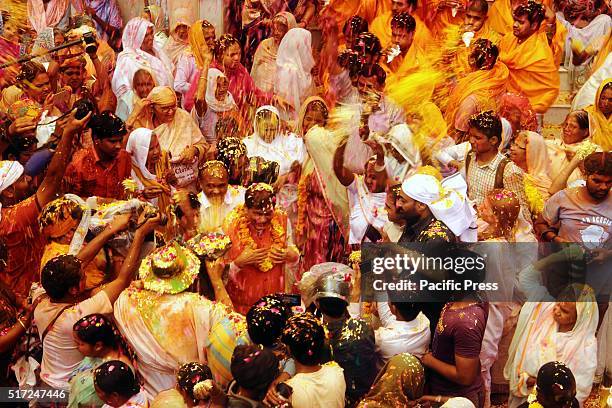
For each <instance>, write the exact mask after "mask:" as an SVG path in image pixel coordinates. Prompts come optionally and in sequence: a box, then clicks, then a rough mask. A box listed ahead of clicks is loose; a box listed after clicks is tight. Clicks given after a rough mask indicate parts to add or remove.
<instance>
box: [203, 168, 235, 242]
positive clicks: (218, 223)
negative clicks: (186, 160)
mask: <svg viewBox="0 0 612 408" xmlns="http://www.w3.org/2000/svg"><path fill="white" fill-rule="evenodd" d="M199 183H200V188H201V190H202V191H201V192H200V193H199V194H198V200H199V201H200V221H199V227H198V232H200V233H211V232H218V231H220V230H221V227H222V225H223V220H224V219H225V217H226V216H227V215H228V214H229V213H230V212H231V211H232V210H233V209H234V208H235V207H236V206H237V205H239V204H244V191H245V189H244V187H242V186H230V185H229V175H228V171H227V169H226V168H225V165H224V164H223V163H222V162H220V161H217V160H210V161H207V162H206V163H204V165H203V166H202V168H201V169H200V180H199Z"/></svg>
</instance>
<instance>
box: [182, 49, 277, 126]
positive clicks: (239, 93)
mask: <svg viewBox="0 0 612 408" xmlns="http://www.w3.org/2000/svg"><path fill="white" fill-rule="evenodd" d="M210 68H216V69H218V70H219V71H221V72H223V74H225V76H226V77H227V79H228V80H229V88H228V89H229V92H230V93H231V94H232V96H233V97H234V101H236V105H237V106H238V110H239V111H240V116H241V117H242V118H247V117H248V115H247V113H248V109H249V105H250V104H249V98H250V97H251V95H252V97H253V98H254V99H255V106H262V105H268V104H270V100H271V99H272V96H273V95H272V93H270V92H264V91H262V90H261V89H259V88H258V87H257V86H256V85H255V82H253V78H251V75H249V72H248V71H247V70H246V68H245V67H244V66H243V65H242V64H239V65H238V67H236V69H233V70H228V69H224V67H223V66H222V65H221V64H219V63H218V62H217V61H213V63H212V64H210ZM200 73H201V70H200V69H198V70H196V72H195V73H194V75H193V77H192V79H191V88H189V91H187V94H186V95H185V110H187V111H190V110H191V109H192V108H193V105H194V102H195V93H196V90H197V89H198V82H199V80H200Z"/></svg>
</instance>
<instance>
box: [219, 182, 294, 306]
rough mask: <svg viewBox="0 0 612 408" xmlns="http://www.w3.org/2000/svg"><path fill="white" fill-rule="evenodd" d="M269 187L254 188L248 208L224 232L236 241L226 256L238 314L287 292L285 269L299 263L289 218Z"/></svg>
mask: <svg viewBox="0 0 612 408" xmlns="http://www.w3.org/2000/svg"><path fill="white" fill-rule="evenodd" d="M275 204H276V198H275V195H274V189H273V188H272V186H270V185H269V184H265V183H256V184H251V185H250V186H249V187H248V188H247V189H246V192H245V196H244V205H239V206H237V207H236V208H235V209H234V211H232V213H231V214H230V215H229V216H228V217H227V219H226V220H225V224H224V226H223V230H224V231H225V232H226V233H227V235H228V236H229V237H230V239H231V241H232V247H231V249H230V250H229V252H228V253H227V254H226V256H225V260H226V262H228V263H230V262H231V264H230V281H229V282H228V285H227V291H228V294H229V296H230V297H231V299H232V303H233V304H234V306H235V309H236V311H238V312H239V313H243V314H246V313H247V312H248V310H249V308H250V307H251V306H252V305H253V303H255V301H257V300H258V299H259V298H261V297H262V296H264V295H267V294H270V293H278V292H283V291H284V290H285V266H286V265H290V264H294V263H295V262H297V261H298V260H299V257H300V253H299V251H298V249H297V248H296V246H295V245H293V241H292V238H291V236H292V233H291V228H290V226H289V224H288V220H287V214H286V213H285V212H284V211H282V210H280V209H278V208H275V207H276V206H275Z"/></svg>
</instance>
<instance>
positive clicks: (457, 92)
mask: <svg viewBox="0 0 612 408" xmlns="http://www.w3.org/2000/svg"><path fill="white" fill-rule="evenodd" d="M509 75H510V72H509V71H508V67H506V65H505V64H504V63H503V62H501V61H497V63H496V64H495V66H494V67H493V69H490V70H478V71H474V72H471V73H469V74H467V75H466V76H465V77H463V78H462V79H460V80H459V82H457V85H456V86H455V88H454V89H453V91H452V92H451V94H450V96H449V98H448V103H447V108H446V115H445V118H446V123H447V124H448V126H449V127H450V128H453V127H454V126H455V123H456V120H457V115H458V114H460V113H461V112H460V108H461V105H462V103H463V101H465V100H466V99H467V98H468V97H469V96H470V95H474V96H475V97H476V98H477V99H478V101H482V102H483V103H487V102H491V101H492V100H493V101H495V100H497V99H499V98H500V97H501V95H502V94H503V93H505V92H506V82H507V81H508V76H509Z"/></svg>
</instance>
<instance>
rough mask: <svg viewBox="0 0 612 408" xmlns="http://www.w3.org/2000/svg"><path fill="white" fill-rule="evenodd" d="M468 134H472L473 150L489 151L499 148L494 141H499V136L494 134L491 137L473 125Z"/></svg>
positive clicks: (479, 151) (477, 151)
mask: <svg viewBox="0 0 612 408" xmlns="http://www.w3.org/2000/svg"><path fill="white" fill-rule="evenodd" d="M468 134H469V136H470V144H471V145H472V150H473V151H474V152H476V153H487V152H489V151H491V150H492V149H495V150H497V145H495V144H494V143H499V138H497V137H495V136H494V137H492V138H490V139H489V138H488V137H487V135H485V134H484V133H483V132H481V131H480V130H478V129H476V128H475V127H473V126H471V127H470V129H469V130H468Z"/></svg>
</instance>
